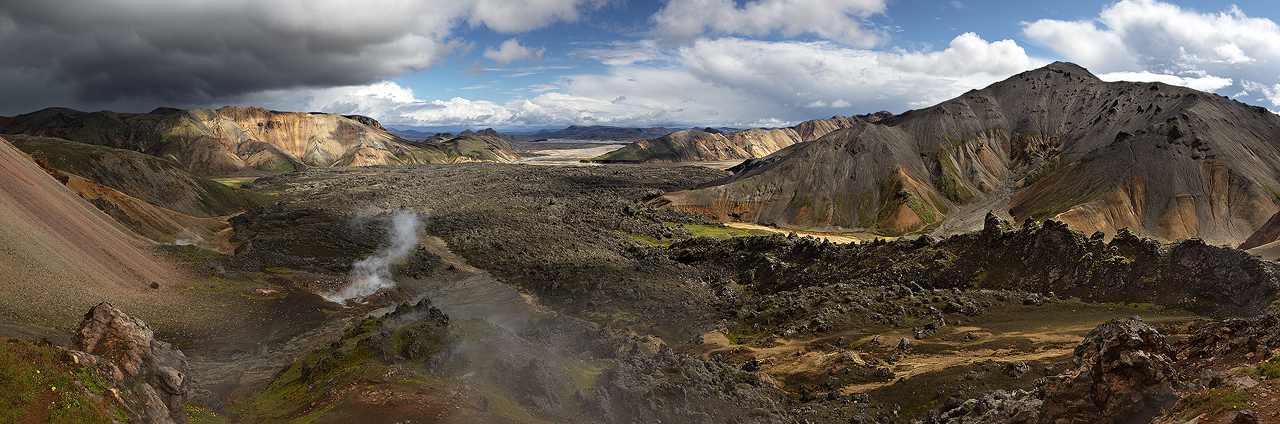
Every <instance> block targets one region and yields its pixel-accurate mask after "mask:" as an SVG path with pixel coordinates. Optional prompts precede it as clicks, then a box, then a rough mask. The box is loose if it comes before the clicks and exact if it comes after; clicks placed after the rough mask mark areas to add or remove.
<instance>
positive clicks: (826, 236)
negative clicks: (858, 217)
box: [724, 222, 861, 243]
mask: <svg viewBox="0 0 1280 424" xmlns="http://www.w3.org/2000/svg"><path fill="white" fill-rule="evenodd" d="M724 225H726V226H728V227H732V228H738V229H743V230H764V231H771V232H775V233H781V234H787V233H796V234H799V235H804V236H811V237H817V238H819V239H823V240H827V241H830V242H832V243H857V242H859V241H861V240H859V239H858V238H857V237H849V236H841V235H835V234H830V233H819V232H814V231H801V230H792V229H789V228H774V227H766V226H763V225H756V224H748V223H745V222H726V223H724Z"/></svg>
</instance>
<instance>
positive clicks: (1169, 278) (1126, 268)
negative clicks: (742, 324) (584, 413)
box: [668, 215, 1280, 319]
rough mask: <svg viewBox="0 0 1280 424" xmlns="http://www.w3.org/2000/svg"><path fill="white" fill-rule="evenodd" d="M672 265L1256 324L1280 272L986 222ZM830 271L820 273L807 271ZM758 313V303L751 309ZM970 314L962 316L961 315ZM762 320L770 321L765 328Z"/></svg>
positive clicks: (698, 253) (1184, 245) (759, 244)
mask: <svg viewBox="0 0 1280 424" xmlns="http://www.w3.org/2000/svg"><path fill="white" fill-rule="evenodd" d="M670 250H671V251H670V252H669V253H668V254H669V255H670V256H671V257H672V258H673V259H675V260H677V261H679V262H681V263H684V264H688V265H692V266H699V267H704V266H705V267H709V268H711V269H716V268H721V267H723V269H724V271H721V272H729V271H730V270H732V271H731V272H729V273H730V274H731V275H735V276H737V277H736V278H737V279H738V284H739V285H741V286H742V290H744V291H755V292H759V293H762V294H772V293H779V292H782V291H786V290H796V289H799V288H802V287H807V286H815V287H823V286H829V285H832V284H838V283H842V282H845V283H852V284H858V285H861V286H880V287H884V286H891V285H904V284H918V285H919V286H921V287H924V288H931V289H953V288H957V289H993V290H1024V291H1031V292H1037V293H1056V294H1057V295H1069V296H1073V297H1078V298H1080V299H1084V300H1088V301H1097V302H1150V303H1154V304H1158V305H1163V306H1166V307H1176V308H1181V309H1185V310H1191V311H1195V312H1198V313H1202V314H1207V315H1224V314H1226V315H1229V314H1243V315H1251V314H1257V313H1259V312H1261V311H1263V310H1264V309H1265V308H1266V307H1268V306H1269V305H1270V303H1271V301H1272V300H1273V299H1275V297H1276V294H1277V293H1280V266H1277V265H1275V264H1274V263H1272V262H1267V261H1262V260H1259V259H1257V258H1255V257H1252V256H1251V255H1249V254H1247V253H1244V252H1242V251H1240V250H1236V249H1231V248H1223V247H1216V246H1209V245H1206V244H1204V243H1203V242H1202V241H1199V240H1185V241H1181V242H1177V243H1173V244H1168V245H1163V244H1161V243H1159V242H1157V241H1155V240H1152V239H1146V238H1142V237H1138V236H1135V235H1134V234H1133V233H1131V232H1129V231H1121V232H1120V233H1119V234H1118V235H1117V236H1116V237H1114V238H1112V239H1111V241H1110V242H1104V241H1103V240H1102V238H1101V237H1092V238H1090V237H1085V235H1084V234H1083V233H1081V232H1079V231H1076V230H1073V229H1071V228H1068V227H1067V226H1066V225H1065V224H1063V223H1061V222H1058V221H1047V222H1045V223H1044V225H1043V226H1041V225H1039V224H1034V223H1033V224H1029V225H1025V226H1024V227H1023V228H1020V229H1017V230H1012V229H1008V224H1007V223H1004V222H1002V221H1001V220H999V219H998V218H996V217H995V216H993V215H989V216H988V220H987V226H986V228H984V229H983V230H982V231H979V232H974V233H968V234H961V235H956V236H952V237H949V238H946V239H943V240H937V241H935V240H932V239H931V238H930V237H922V238H921V240H901V241H896V242H891V243H886V242H883V241H876V242H871V243H863V244H858V245H834V244H829V243H818V242H816V241H812V240H805V239H801V240H794V239H788V238H786V237H782V236H781V235H778V236H776V237H744V238H737V239H730V240H724V241H719V240H713V239H706V238H698V239H690V240H686V241H681V242H678V243H675V244H672V245H671V247H670ZM815 263H821V264H825V265H824V266H821V267H814V266H810V264H815ZM746 305H748V306H755V305H754V304H753V303H751V301H748V303H747V304H746ZM954 309H956V310H963V309H965V308H963V307H957V308H954ZM762 319H763V318H762Z"/></svg>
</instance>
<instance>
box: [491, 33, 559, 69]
mask: <svg viewBox="0 0 1280 424" xmlns="http://www.w3.org/2000/svg"><path fill="white" fill-rule="evenodd" d="M546 52H547V48H546V47H543V48H540V49H537V50H534V49H532V48H529V47H527V46H522V45H520V40H518V39H515V38H512V39H510V40H507V41H504V42H502V46H500V47H498V49H496V50H495V49H494V48H492V47H489V48H485V49H484V57H485V58H486V59H489V60H492V61H494V62H497V63H498V65H499V66H507V65H508V64H510V63H511V62H514V61H517V60H528V61H530V62H532V61H535V60H542V55H543V54H544V53H546Z"/></svg>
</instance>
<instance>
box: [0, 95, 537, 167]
mask: <svg viewBox="0 0 1280 424" xmlns="http://www.w3.org/2000/svg"><path fill="white" fill-rule="evenodd" d="M0 133H4V134H13V133H22V134H28V135H37V136H47V137H57V138H65V139H69V140H73V141H78V142H82V143H87V144H95V145H103V146H108V147H117V148H123V149H127V150H134V151H138V152H142V153H146V154H149V155H152V156H156V157H159V158H163V159H168V160H170V161H172V162H175V163H179V164H181V165H182V166H185V167H186V168H187V169H188V170H190V171H191V172H195V173H197V174H200V175H232V174H237V173H240V174H244V173H249V174H261V173H263V172H267V173H281V172H291V171H297V170H301V169H304V168H307V167H315V166H322V167H329V166H366V165H400V164H413V163H448V162H453V161H455V160H456V159H457V158H458V157H459V155H460V154H461V156H466V157H477V155H472V153H473V152H472V151H471V150H468V149H467V148H459V147H457V146H468V147H469V146H473V145H474V144H465V143H464V144H457V143H455V145H454V148H453V149H452V150H450V148H449V147H450V145H449V143H448V142H445V143H414V142H410V141H408V140H405V139H403V138H400V137H399V136H397V135H394V134H391V133H390V132H387V130H386V129H385V128H383V127H382V125H380V124H379V123H378V122H377V121H376V120H374V119H372V118H369V117H365V116H355V115H352V116H342V115H335V114H323V113H301V112H277V111H270V110H266V109H262V108H256V107H230V106H228V107H224V108H221V109H217V110H211V109H193V110H188V111H179V110H175V109H168V108H160V109H156V110H155V111H152V112H151V113H146V114H142V113H114V112H105V111H104V112H94V113H85V112H79V111H75V110H70V109H63V108H50V109H45V110H41V111H38V112H34V113H30V114H25V115H19V116H16V117H14V118H13V119H10V120H8V121H7V122H5V123H3V124H2V125H0ZM477 136H478V137H482V138H489V139H492V140H496V141H495V142H494V143H493V144H494V145H495V146H498V147H497V149H498V150H504V151H505V153H507V154H508V155H496V156H494V155H485V154H479V155H478V156H483V157H487V159H486V160H501V161H509V160H508V158H510V157H514V149H512V148H511V146H510V144H509V143H508V142H507V141H506V140H502V139H499V138H493V137H484V136H482V135H477Z"/></svg>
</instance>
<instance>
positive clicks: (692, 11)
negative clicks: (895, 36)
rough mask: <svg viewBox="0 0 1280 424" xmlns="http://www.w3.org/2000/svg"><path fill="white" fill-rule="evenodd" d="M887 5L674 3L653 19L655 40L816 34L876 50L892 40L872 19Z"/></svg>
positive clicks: (854, 0) (862, 0) (814, 0)
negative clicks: (710, 36) (870, 19)
mask: <svg viewBox="0 0 1280 424" xmlns="http://www.w3.org/2000/svg"><path fill="white" fill-rule="evenodd" d="M885 8H886V0H756V1H750V2H747V3H746V4H744V5H742V6H738V4H737V3H736V2H734V1H733V0H671V1H670V2H668V3H667V5H666V6H664V7H663V8H662V10H659V11H658V13H656V14H654V15H653V16H652V17H651V18H650V19H651V20H652V21H653V23H654V28H653V34H655V35H658V36H659V37H663V38H665V39H668V40H675V41H683V40H689V39H692V38H696V37H699V36H702V35H704V34H708V33H709V34H712V35H738V36H764V35H769V34H772V33H775V32H776V33H779V34H782V35H783V36H785V37H795V36H797V35H801V34H814V35H817V36H819V37H822V38H825V39H828V40H833V41H836V42H839V43H841V44H845V45H849V46H855V47H863V48H867V47H873V46H876V45H879V44H881V43H883V42H885V41H887V40H888V36H887V35H886V34H885V33H884V31H882V30H879V29H877V28H875V27H874V26H873V25H871V24H870V23H868V22H867V18H868V17H870V16H872V15H875V14H880V13H884V11H885Z"/></svg>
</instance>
